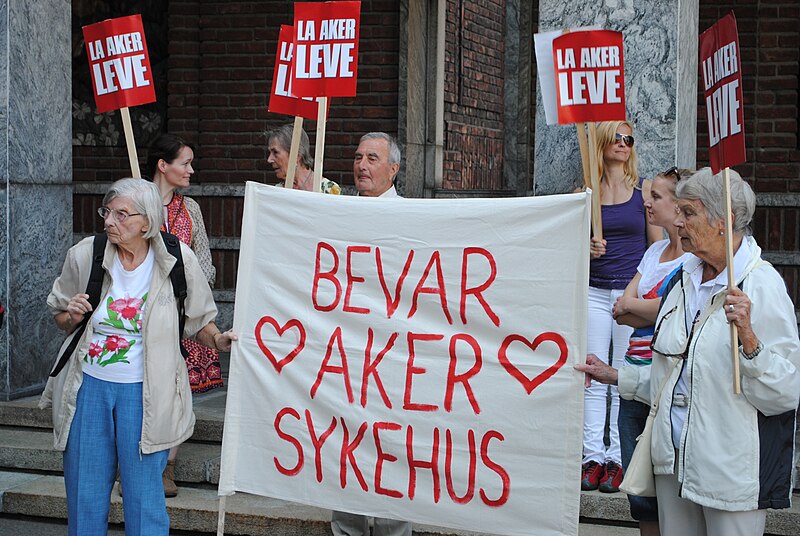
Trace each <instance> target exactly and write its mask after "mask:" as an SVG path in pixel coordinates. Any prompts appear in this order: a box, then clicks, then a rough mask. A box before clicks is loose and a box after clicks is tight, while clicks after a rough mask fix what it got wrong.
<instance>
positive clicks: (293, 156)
mask: <svg viewBox="0 0 800 536" xmlns="http://www.w3.org/2000/svg"><path fill="white" fill-rule="evenodd" d="M301 130H303V118H302V117H300V116H297V117H295V118H294V128H293V129H292V146H291V148H290V149H289V167H288V169H287V170H286V178H285V179H283V186H284V187H285V188H289V189H290V190H291V189H292V188H294V173H295V171H296V170H297V153H299V152H300V131H301Z"/></svg>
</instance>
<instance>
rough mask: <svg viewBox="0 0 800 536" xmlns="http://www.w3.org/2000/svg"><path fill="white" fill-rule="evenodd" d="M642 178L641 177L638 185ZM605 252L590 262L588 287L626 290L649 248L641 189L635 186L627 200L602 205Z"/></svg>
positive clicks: (640, 183)
mask: <svg viewBox="0 0 800 536" xmlns="http://www.w3.org/2000/svg"><path fill="white" fill-rule="evenodd" d="M641 185H642V180H641V179H639V188H641ZM602 216H603V238H604V239H605V240H606V254H605V255H603V256H602V257H600V258H599V259H594V260H592V261H590V263H589V286H591V287H594V288H602V289H614V290H618V289H624V288H625V287H626V286H627V285H628V283H629V282H630V280H631V279H633V276H634V275H636V267H637V266H639V262H640V261H641V260H642V256H643V255H644V252H645V250H646V249H647V227H646V225H645V223H646V216H645V209H644V199H643V198H642V190H641V189H637V188H634V189H633V195H631V198H630V199H629V200H628V201H626V202H625V203H619V204H618V205H603V207H602Z"/></svg>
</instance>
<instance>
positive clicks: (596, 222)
mask: <svg viewBox="0 0 800 536" xmlns="http://www.w3.org/2000/svg"><path fill="white" fill-rule="evenodd" d="M587 125H588V127H589V140H588V145H589V151H588V152H589V184H590V185H591V187H592V236H593V237H594V238H596V239H598V240H602V239H603V215H602V213H601V212H600V210H601V209H600V166H599V164H598V163H597V151H596V150H595V148H596V147H597V126H596V125H595V124H594V122H590V123H587ZM578 142H580V136H579V137H578Z"/></svg>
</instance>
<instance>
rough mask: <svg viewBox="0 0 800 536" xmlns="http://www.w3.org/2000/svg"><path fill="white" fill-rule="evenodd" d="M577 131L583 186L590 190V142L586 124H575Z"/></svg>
mask: <svg viewBox="0 0 800 536" xmlns="http://www.w3.org/2000/svg"><path fill="white" fill-rule="evenodd" d="M575 130H576V131H577V132H578V146H580V148H581V164H582V166H583V185H584V186H585V187H587V188H590V187H591V186H590V185H591V178H590V177H589V140H588V138H587V137H586V123H575Z"/></svg>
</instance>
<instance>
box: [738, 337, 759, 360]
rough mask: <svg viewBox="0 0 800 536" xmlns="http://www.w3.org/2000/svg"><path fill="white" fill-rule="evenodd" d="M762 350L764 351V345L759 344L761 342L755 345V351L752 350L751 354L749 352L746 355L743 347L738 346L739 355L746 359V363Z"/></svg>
mask: <svg viewBox="0 0 800 536" xmlns="http://www.w3.org/2000/svg"><path fill="white" fill-rule="evenodd" d="M763 349H764V345H763V344H761V341H758V344H756V349H755V350H753V351H752V352H750V353H749V354H746V353H745V352H744V346H742V345H741V344H740V345H739V353H740V354H742V357H743V358H745V359H747V360H748V361H750V360H751V359H753V358H754V357H756V356H757V355H758V354H760V353H761V350H763Z"/></svg>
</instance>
